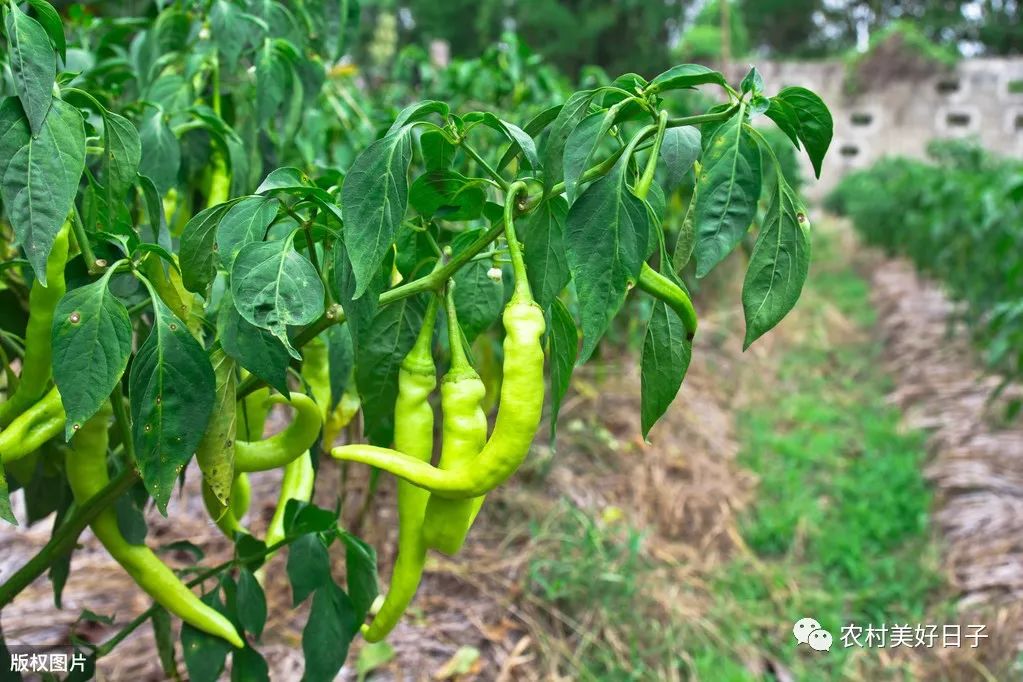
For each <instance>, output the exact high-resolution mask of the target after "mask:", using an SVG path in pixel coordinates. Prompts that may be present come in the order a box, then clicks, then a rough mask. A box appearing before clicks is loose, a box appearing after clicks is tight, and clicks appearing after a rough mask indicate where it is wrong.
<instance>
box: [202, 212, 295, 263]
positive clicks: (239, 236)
mask: <svg viewBox="0 0 1023 682" xmlns="http://www.w3.org/2000/svg"><path fill="white" fill-rule="evenodd" d="M280 205H281V202H280V201H278V200H277V199H274V198H273V197H266V196H253V197H245V198H243V199H242V200H240V201H239V202H238V203H237V204H235V205H234V206H232V207H231V208H230V210H228V212H227V213H226V214H225V215H224V217H223V218H221V220H220V225H219V226H218V227H217V232H216V240H217V254H218V255H219V256H220V261H221V263H223V265H224V267H225V268H226V269H227V270H230V269H231V265H232V264H233V263H234V258H235V256H237V255H238V251H239V250H241V248H242V247H243V246H245V245H246V244H249V243H251V242H258V241H263V237H264V236H265V235H266V230H267V228H268V227H270V223H272V222H273V219H274V218H275V217H276V216H277V209H278V208H279V207H280Z"/></svg>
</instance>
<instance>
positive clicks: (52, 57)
mask: <svg viewBox="0 0 1023 682" xmlns="http://www.w3.org/2000/svg"><path fill="white" fill-rule="evenodd" d="M7 9H8V11H7V20H6V21H5V22H4V28H5V29H6V32H7V46H8V49H9V50H10V59H9V60H8V63H9V64H10V67H11V75H12V76H13V77H14V89H15V91H16V92H17V93H18V98H19V99H20V100H21V106H22V107H24V109H25V115H26V116H27V117H28V123H29V125H30V126H31V128H32V134H33V135H38V134H39V132H40V131H41V130H42V128H43V122H44V121H45V120H46V115H47V112H48V111H49V110H50V102H51V101H52V100H53V83H54V81H55V80H56V77H57V55H56V54H55V53H54V51H53V46H52V45H51V44H50V39H49V37H48V36H47V35H46V29H44V28H43V27H42V26H40V25H39V22H37V21H36V20H35V19H33V18H32V17H30V16H28V15H27V14H25V13H24V12H22V11H21V9H19V8H18V5H17V4H16V3H10V4H9V6H8V8H7Z"/></svg>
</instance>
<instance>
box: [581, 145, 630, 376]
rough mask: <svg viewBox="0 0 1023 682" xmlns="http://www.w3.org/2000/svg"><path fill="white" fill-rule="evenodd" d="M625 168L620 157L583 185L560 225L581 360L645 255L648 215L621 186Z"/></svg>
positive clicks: (605, 325) (619, 302)
mask: <svg viewBox="0 0 1023 682" xmlns="http://www.w3.org/2000/svg"><path fill="white" fill-rule="evenodd" d="M627 167H628V159H627V158H622V159H620V160H619V161H618V163H616V164H615V165H614V168H613V169H612V170H611V172H610V173H608V174H607V175H605V176H604V177H602V178H599V179H598V180H596V181H595V182H593V184H591V185H590V186H589V187H587V188H586V191H585V192H583V193H582V196H580V197H579V198H578V199H577V200H576V202H575V203H574V204H572V207H571V208H570V209H569V210H568V218H567V219H566V222H565V245H566V250H567V252H568V265H569V268H570V269H571V271H572V278H573V279H574V280H575V286H576V290H577V291H578V294H579V316H580V318H581V320H582V328H583V349H582V354H581V360H582V361H585V360H587V359H588V358H589V357H590V355H592V354H593V351H594V349H595V348H596V347H597V342H598V341H599V340H600V337H602V336H603V335H604V332H605V331H606V330H607V328H608V325H610V323H611V320H612V319H613V318H614V316H615V315H616V314H617V313H618V309H619V308H621V306H622V302H623V301H624V300H625V294H626V292H627V291H628V289H629V287H630V286H631V285H632V284H634V283H635V281H636V279H637V278H638V277H639V270H640V267H642V265H643V260H644V259H645V258H646V255H647V245H648V242H649V240H650V215H649V213H648V212H647V207H646V203H645V202H644V201H642V200H641V199H639V198H637V197H636V195H634V194H633V193H632V190H630V189H629V188H628V187H627V186H626V184H625V179H626V169H627Z"/></svg>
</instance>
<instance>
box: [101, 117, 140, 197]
mask: <svg viewBox="0 0 1023 682" xmlns="http://www.w3.org/2000/svg"><path fill="white" fill-rule="evenodd" d="M104 121H105V122H106V123H105V128H104V134H105V136H106V137H105V145H104V149H103V153H104V159H105V163H106V176H105V177H104V182H105V183H106V184H107V189H109V190H110V192H111V193H112V194H115V195H120V194H123V193H124V192H125V191H126V190H127V189H128V188H129V187H131V185H132V184H133V183H134V182H135V178H136V177H138V170H139V162H140V161H141V160H142V142H141V141H140V140H139V133H138V131H137V130H135V126H134V125H133V124H132V122H131V121H129V120H128V119H126V118H124V117H123V116H120V115H118V114H115V113H112V112H108V113H107V114H106V116H104Z"/></svg>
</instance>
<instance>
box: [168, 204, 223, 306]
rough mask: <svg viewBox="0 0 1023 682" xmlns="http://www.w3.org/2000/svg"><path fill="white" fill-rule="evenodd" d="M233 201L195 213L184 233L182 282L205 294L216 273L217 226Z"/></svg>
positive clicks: (190, 288) (182, 240) (181, 255)
mask: <svg viewBox="0 0 1023 682" xmlns="http://www.w3.org/2000/svg"><path fill="white" fill-rule="evenodd" d="M230 208H231V204H230V203H224V204H217V205H216V206H211V207H209V208H207V209H205V210H202V211H199V212H198V213H196V214H195V215H194V216H192V217H191V218H190V219H189V221H188V222H187V223H185V229H184V231H182V233H181V250H180V253H179V256H180V263H181V281H182V283H183V284H184V285H185V288H186V289H188V290H189V291H193V292H195V293H197V294H201V295H203V296H205V295H206V290H207V289H208V288H209V286H210V284H212V283H213V278H214V277H216V274H217V265H216V263H217V246H216V239H217V227H218V226H219V225H220V221H221V219H223V217H224V214H226V213H227V211H228V210H229V209H230Z"/></svg>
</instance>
